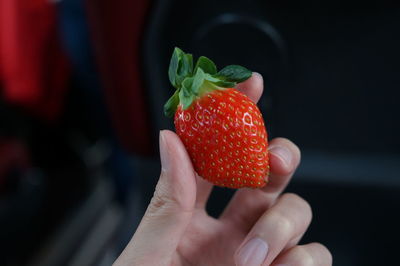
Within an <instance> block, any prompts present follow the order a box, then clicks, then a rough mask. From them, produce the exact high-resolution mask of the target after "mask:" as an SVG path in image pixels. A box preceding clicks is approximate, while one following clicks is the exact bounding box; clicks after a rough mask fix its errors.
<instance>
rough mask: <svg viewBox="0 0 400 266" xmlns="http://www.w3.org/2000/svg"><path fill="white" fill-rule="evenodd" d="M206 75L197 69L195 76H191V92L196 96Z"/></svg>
mask: <svg viewBox="0 0 400 266" xmlns="http://www.w3.org/2000/svg"><path fill="white" fill-rule="evenodd" d="M205 76H206V74H205V73H204V71H203V69H202V68H198V69H197V71H196V74H195V75H194V76H193V83H192V85H191V91H192V92H193V93H194V94H196V95H198V94H199V90H200V87H201V85H203V82H204V78H205Z"/></svg>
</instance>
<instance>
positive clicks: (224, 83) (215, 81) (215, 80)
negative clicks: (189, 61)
mask: <svg viewBox="0 0 400 266" xmlns="http://www.w3.org/2000/svg"><path fill="white" fill-rule="evenodd" d="M205 79H206V80H208V81H210V82H211V83H213V84H215V85H217V86H218V87H222V88H233V87H235V85H236V83H235V82H230V81H225V80H222V79H220V78H216V77H214V76H211V75H209V74H206V76H205Z"/></svg>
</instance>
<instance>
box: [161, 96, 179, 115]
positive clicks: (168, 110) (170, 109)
mask: <svg viewBox="0 0 400 266" xmlns="http://www.w3.org/2000/svg"><path fill="white" fill-rule="evenodd" d="M178 104H179V90H176V91H175V93H174V95H172V97H171V98H169V100H168V101H167V102H166V103H165V105H164V114H165V115H166V116H167V117H173V116H174V114H175V112H176V109H177V107H178Z"/></svg>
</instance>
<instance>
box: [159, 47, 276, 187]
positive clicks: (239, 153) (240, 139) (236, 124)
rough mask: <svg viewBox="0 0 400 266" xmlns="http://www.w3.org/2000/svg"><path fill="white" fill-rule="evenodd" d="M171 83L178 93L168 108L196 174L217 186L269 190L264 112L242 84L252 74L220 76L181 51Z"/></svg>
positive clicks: (237, 71)
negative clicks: (240, 89) (240, 83)
mask: <svg viewBox="0 0 400 266" xmlns="http://www.w3.org/2000/svg"><path fill="white" fill-rule="evenodd" d="M168 74H169V79H170V81H171V84H172V85H173V86H174V87H175V88H176V91H175V93H174V95H173V96H172V97H171V98H170V99H169V100H168V102H167V103H166V104H165V106H164V112H165V114H166V115H167V116H170V117H172V116H174V123H175V129H176V132H177V134H178V136H179V137H180V138H181V140H182V142H183V144H184V145H185V147H186V149H187V151H188V154H189V156H190V158H191V160H192V163H193V166H194V169H195V171H196V172H197V173H198V174H199V175H200V176H201V177H203V178H204V179H206V180H208V181H210V182H212V183H213V184H215V185H217V186H222V187H230V188H241V187H252V188H258V187H263V186H265V185H266V183H267V178H268V175H269V158H268V140H267V132H266V130H265V125H264V121H263V118H262V115H261V112H260V110H259V109H258V107H257V105H256V104H254V103H253V102H252V101H251V100H250V99H249V98H248V97H247V96H246V95H245V94H243V93H242V92H240V91H238V90H236V89H235V88H234V87H235V85H236V84H237V83H239V82H243V81H245V80H246V79H248V78H249V77H251V75H252V72H251V71H249V70H248V69H246V68H244V67H241V66H237V65H230V66H227V67H225V68H223V69H222V70H220V71H219V72H218V71H217V68H216V66H215V64H214V63H213V62H212V61H211V60H210V59H208V58H207V57H204V56H201V57H200V58H199V59H198V61H197V63H196V65H195V66H194V67H193V58H192V55H191V54H186V53H184V52H183V51H182V50H180V49H179V48H175V50H174V52H173V55H172V58H171V62H170V67H169V71H168Z"/></svg>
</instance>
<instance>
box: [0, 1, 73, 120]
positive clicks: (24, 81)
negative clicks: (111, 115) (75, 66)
mask: <svg viewBox="0 0 400 266" xmlns="http://www.w3.org/2000/svg"><path fill="white" fill-rule="evenodd" d="M68 76H69V71H68V64H67V60H66V57H65V55H64V54H63V52H62V50H61V45H60V42H59V38H58V35H57V23H56V6H55V4H54V3H51V1H49V0H18V1H15V0H0V79H1V81H2V85H3V87H4V89H3V96H4V99H5V100H6V101H7V102H9V103H12V104H16V105H19V106H22V107H24V108H27V109H28V110H30V111H32V112H34V113H35V114H36V115H39V116H41V117H42V118H45V119H48V120H53V119H55V118H57V116H58V114H59V113H60V111H61V107H62V103H63V99H64V96H65V92H66V89H67V80H68Z"/></svg>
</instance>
